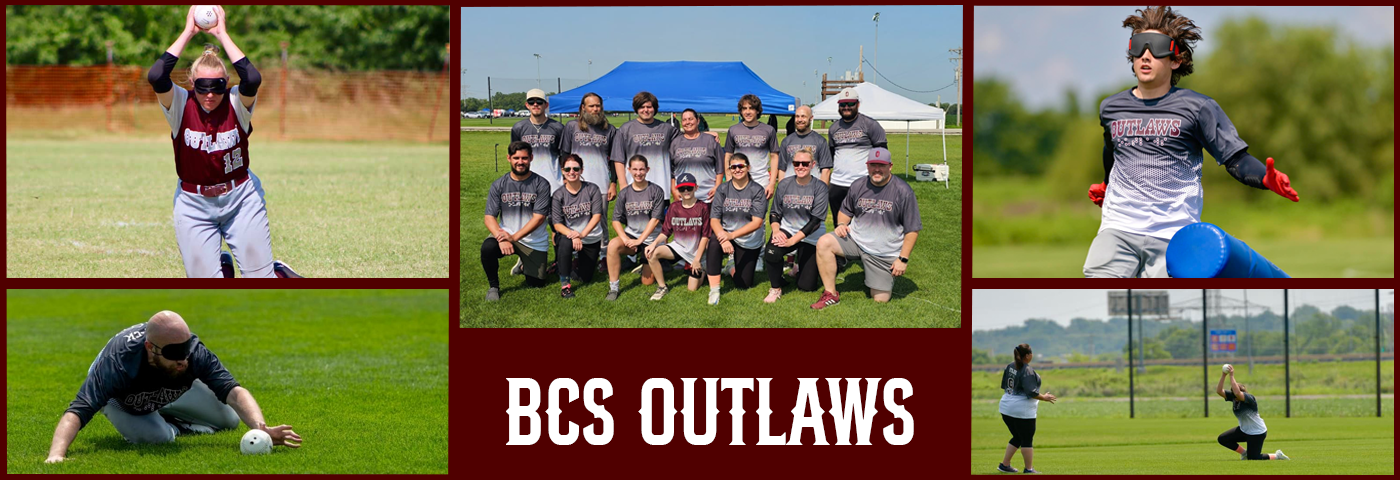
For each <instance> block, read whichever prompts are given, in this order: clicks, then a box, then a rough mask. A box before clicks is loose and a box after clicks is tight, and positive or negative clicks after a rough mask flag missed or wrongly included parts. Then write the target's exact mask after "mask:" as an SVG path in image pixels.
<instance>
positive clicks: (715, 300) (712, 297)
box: [710, 290, 719, 305]
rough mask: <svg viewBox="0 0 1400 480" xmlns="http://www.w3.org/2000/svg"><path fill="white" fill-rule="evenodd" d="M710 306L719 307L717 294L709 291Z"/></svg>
mask: <svg viewBox="0 0 1400 480" xmlns="http://www.w3.org/2000/svg"><path fill="white" fill-rule="evenodd" d="M710 305H719V292H717V291H715V290H710Z"/></svg>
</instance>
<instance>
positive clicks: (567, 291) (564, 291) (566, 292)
mask: <svg viewBox="0 0 1400 480" xmlns="http://www.w3.org/2000/svg"><path fill="white" fill-rule="evenodd" d="M559 296H561V297H564V298H574V286H573V284H569V285H564V286H563V287H560V288H559Z"/></svg>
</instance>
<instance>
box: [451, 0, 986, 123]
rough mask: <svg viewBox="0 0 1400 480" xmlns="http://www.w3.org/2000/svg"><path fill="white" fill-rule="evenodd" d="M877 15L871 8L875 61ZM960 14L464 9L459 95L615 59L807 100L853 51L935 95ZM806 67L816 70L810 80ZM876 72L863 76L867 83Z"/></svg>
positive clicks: (919, 9) (958, 37)
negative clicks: (749, 82) (699, 69)
mask: <svg viewBox="0 0 1400 480" xmlns="http://www.w3.org/2000/svg"><path fill="white" fill-rule="evenodd" d="M875 12H880V22H879V29H880V32H879V42H880V46H879V58H878V63H876V61H877V59H876V51H875V22H873V21H871V17H872V16H874V14H875ZM962 12H963V7H961V6H951V7H949V6H918V5H913V6H858V7H834V6H830V7H829V6H784V7H577V8H570V7H536V8H475V7H473V8H463V9H462V43H463V45H464V48H460V49H459V51H460V52H461V56H462V67H463V69H464V72H461V74H462V83H463V85H464V86H463V94H464V96H471V97H476V98H483V97H485V96H486V77H487V76H490V77H492V83H493V86H494V85H495V83H496V79H497V78H512V79H517V80H519V79H528V80H534V79H535V78H536V60H535V56H534V54H536V53H538V54H540V56H541V58H540V60H539V71H540V73H539V75H540V76H542V77H544V78H557V77H564V78H565V79H578V80H584V79H587V80H592V79H593V78H597V77H599V76H602V75H603V74H606V73H607V72H608V71H609V70H612V69H613V68H615V67H617V66H618V65H620V64H622V62H624V61H669V60H693V61H742V62H744V63H745V64H746V65H748V67H749V68H750V69H752V70H753V71H754V72H755V73H757V74H758V75H759V77H761V78H763V80H764V81H767V82H768V84H769V85H771V86H773V87H774V88H777V89H778V90H781V91H783V92H785V93H788V94H791V95H794V96H797V97H799V98H801V99H802V102H803V103H816V102H817V101H819V100H820V98H817V92H818V90H819V85H820V73H830V74H831V75H830V77H829V78H836V77H837V75H838V72H845V71H846V70H851V71H855V70H856V69H857V67H858V66H859V62H860V61H859V58H860V46H861V45H865V55H866V58H867V59H868V60H869V61H870V62H871V63H875V64H876V66H877V67H878V68H879V70H880V72H881V73H883V74H884V75H885V76H886V77H888V78H889V79H890V80H891V81H893V83H896V84H898V85H900V86H903V87H905V88H908V89H910V90H922V91H929V90H936V89H939V88H941V87H944V86H947V85H950V84H952V83H953V70H954V64H953V62H951V61H949V58H951V57H953V55H952V54H951V53H949V52H948V49H950V48H960V47H962V46H963V45H962V43H963V14H962ZM532 27H537V28H538V31H536V32H532V31H531V29H532ZM585 31H587V32H591V33H586V34H585V33H582V32H585ZM731 32H733V33H731ZM827 57H831V61H830V64H828V62H827ZM589 59H592V60H593V65H592V77H590V76H589V65H588V60H589ZM814 70H817V71H819V73H818V74H817V75H813V71H814ZM874 76H875V75H874V72H873V71H871V70H870V69H869V68H867V69H866V72H865V78H866V79H867V80H870V79H871V78H872V77H874ZM874 81H875V83H876V84H877V85H880V86H881V87H883V88H885V89H887V90H889V91H891V92H894V93H897V94H900V95H904V96H907V97H909V98H913V99H915V100H918V101H921V102H924V103H932V102H934V101H935V100H936V99H937V98H938V96H939V95H942V101H944V102H949V103H951V102H954V100H955V97H956V96H957V89H956V87H948V88H946V89H943V90H940V91H938V92H937V93H912V92H910V91H908V90H904V89H900V88H898V87H896V86H894V85H891V83H890V82H889V81H885V80H884V79H881V78H878V77H876V78H875V79H874ZM803 82H806V84H805V85H804V84H803ZM520 83H521V82H515V83H514V85H519V84H520ZM524 83H526V84H528V83H533V82H524ZM527 86H529V87H533V85H527ZM564 88H565V89H566V90H567V89H568V88H570V86H569V85H565V86H564ZM546 90H549V91H553V90H554V89H553V88H549V89H546ZM964 90H966V85H964Z"/></svg>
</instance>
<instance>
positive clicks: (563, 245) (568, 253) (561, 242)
mask: <svg viewBox="0 0 1400 480" xmlns="http://www.w3.org/2000/svg"><path fill="white" fill-rule="evenodd" d="M602 250H603V242H601V241H600V242H595V243H585V244H583V249H582V250H579V251H578V278H579V279H580V280H583V281H584V282H591V281H593V274H594V273H597V272H598V252H600V251H602ZM554 261H555V262H559V276H560V277H563V278H569V277H570V276H571V275H572V274H573V268H574V240H573V239H572V238H569V237H568V236H566V235H564V234H562V233H556V234H554Z"/></svg>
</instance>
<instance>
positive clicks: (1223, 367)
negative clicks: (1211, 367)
mask: <svg viewBox="0 0 1400 480" xmlns="http://www.w3.org/2000/svg"><path fill="white" fill-rule="evenodd" d="M1220 371H1221V372H1224V373H1230V364H1228V363H1227V364H1224V365H1221V366H1220Z"/></svg>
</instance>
